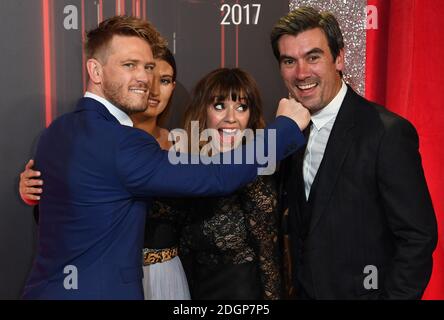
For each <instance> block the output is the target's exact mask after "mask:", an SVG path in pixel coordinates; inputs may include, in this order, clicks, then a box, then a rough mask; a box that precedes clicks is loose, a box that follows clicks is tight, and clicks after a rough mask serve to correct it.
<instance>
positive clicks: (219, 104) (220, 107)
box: [213, 102, 224, 110]
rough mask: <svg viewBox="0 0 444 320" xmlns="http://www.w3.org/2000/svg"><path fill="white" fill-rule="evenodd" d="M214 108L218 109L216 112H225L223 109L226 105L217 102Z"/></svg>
mask: <svg viewBox="0 0 444 320" xmlns="http://www.w3.org/2000/svg"><path fill="white" fill-rule="evenodd" d="M213 107H214V109H216V110H223V109H224V104H223V103H222V102H216V103H215V104H214V105H213Z"/></svg>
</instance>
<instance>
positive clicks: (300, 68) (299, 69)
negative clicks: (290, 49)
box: [295, 61, 311, 80]
mask: <svg viewBox="0 0 444 320" xmlns="http://www.w3.org/2000/svg"><path fill="white" fill-rule="evenodd" d="M295 73H296V78H297V79H298V80H305V79H307V78H308V77H310V75H311V74H310V66H309V65H308V63H306V62H304V61H301V62H299V63H298V64H297V66H296V68H295Z"/></svg>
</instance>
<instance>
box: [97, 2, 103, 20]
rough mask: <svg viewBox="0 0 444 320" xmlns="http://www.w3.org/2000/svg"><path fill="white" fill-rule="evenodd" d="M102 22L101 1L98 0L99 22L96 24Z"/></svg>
mask: <svg viewBox="0 0 444 320" xmlns="http://www.w3.org/2000/svg"><path fill="white" fill-rule="evenodd" d="M102 21H103V0H99V21H98V24H99V23H100V22H102Z"/></svg>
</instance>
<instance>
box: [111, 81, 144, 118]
mask: <svg viewBox="0 0 444 320" xmlns="http://www.w3.org/2000/svg"><path fill="white" fill-rule="evenodd" d="M123 87H124V85H123V84H116V83H110V84H108V83H107V82H104V83H103V94H104V95H105V99H106V100H108V101H109V102H111V103H112V104H113V105H114V106H116V107H117V108H119V109H120V110H122V111H123V112H125V113H126V114H128V115H131V114H134V113H138V112H143V111H145V110H146V109H147V107H148V96H149V94H148V91H147V93H146V95H145V96H146V99H143V100H141V102H133V101H131V100H132V99H131V97H130V96H129V95H130V92H127V94H122V92H123V90H124V89H123ZM127 91H128V90H127Z"/></svg>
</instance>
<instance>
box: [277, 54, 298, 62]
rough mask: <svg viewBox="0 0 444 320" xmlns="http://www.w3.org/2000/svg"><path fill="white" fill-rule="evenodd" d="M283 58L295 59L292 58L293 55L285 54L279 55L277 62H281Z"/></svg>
mask: <svg viewBox="0 0 444 320" xmlns="http://www.w3.org/2000/svg"><path fill="white" fill-rule="evenodd" d="M285 59H291V60H296V59H295V58H293V57H290V56H286V55H281V56H280V57H279V62H282V60H285Z"/></svg>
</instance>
